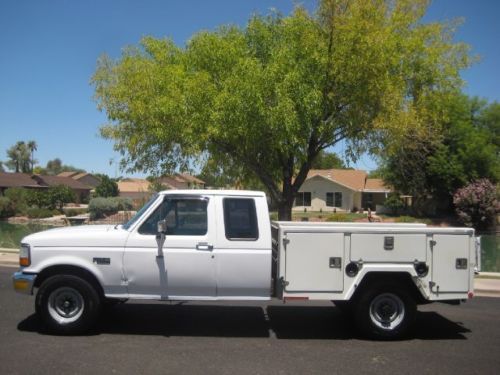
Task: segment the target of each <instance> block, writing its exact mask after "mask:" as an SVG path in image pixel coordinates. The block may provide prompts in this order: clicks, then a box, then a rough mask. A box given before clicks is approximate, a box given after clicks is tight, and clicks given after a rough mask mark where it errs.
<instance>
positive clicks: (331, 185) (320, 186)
mask: <svg viewBox="0 0 500 375" xmlns="http://www.w3.org/2000/svg"><path fill="white" fill-rule="evenodd" d="M299 192H310V193H311V206H307V207H306V208H307V210H308V211H320V210H322V211H333V209H334V207H327V206H326V193H336V192H340V193H342V206H341V207H337V209H340V210H345V211H350V210H352V208H353V207H354V206H355V207H358V208H359V207H361V193H360V192H354V191H352V190H350V189H349V188H346V187H345V186H342V185H339V184H337V183H335V182H333V181H329V180H327V179H325V178H323V177H319V176H316V177H313V178H310V179H309V180H307V181H305V182H304V183H303V184H302V186H301V187H300V189H299ZM293 210H294V211H302V210H304V206H294V208H293Z"/></svg>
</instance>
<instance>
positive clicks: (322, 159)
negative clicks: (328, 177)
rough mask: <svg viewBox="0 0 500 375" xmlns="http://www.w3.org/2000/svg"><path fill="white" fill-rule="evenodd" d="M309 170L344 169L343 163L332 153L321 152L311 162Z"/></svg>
mask: <svg viewBox="0 0 500 375" xmlns="http://www.w3.org/2000/svg"><path fill="white" fill-rule="evenodd" d="M311 168H314V169H333V168H336V169H345V168H346V165H345V163H344V161H343V160H342V159H341V158H339V156H338V155H337V154H336V153H334V152H327V151H324V150H321V151H320V152H319V153H318V155H317V156H316V159H314V160H313V162H312V165H311Z"/></svg>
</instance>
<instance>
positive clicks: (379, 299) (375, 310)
mask: <svg viewBox="0 0 500 375" xmlns="http://www.w3.org/2000/svg"><path fill="white" fill-rule="evenodd" d="M416 314H417V305H416V303H415V301H414V299H413V298H412V297H411V295H410V294H409V293H408V291H407V290H406V289H404V288H402V287H398V286H394V285H392V284H378V285H377V284H376V285H374V286H372V287H370V288H368V289H366V290H365V291H364V292H363V293H362V294H361V295H360V297H359V299H358V301H357V303H356V308H355V314H354V317H355V321H356V325H357V327H358V329H359V330H360V331H361V333H362V334H364V335H366V336H367V337H369V338H374V339H382V340H384V339H385V340H391V339H400V338H403V337H404V336H405V335H407V334H408V333H409V331H410V329H411V328H412V327H413V323H414V322H415V317H416Z"/></svg>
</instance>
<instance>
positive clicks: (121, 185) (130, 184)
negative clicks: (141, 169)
mask: <svg viewBox="0 0 500 375" xmlns="http://www.w3.org/2000/svg"><path fill="white" fill-rule="evenodd" d="M117 184H118V191H119V192H120V193H119V194H120V197H124V198H130V199H132V200H134V201H141V200H147V199H149V197H150V196H151V194H152V192H151V190H150V189H149V186H150V182H149V181H148V180H145V179H142V178H124V179H122V180H120V181H118V182H117Z"/></svg>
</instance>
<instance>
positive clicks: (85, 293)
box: [35, 275, 101, 334]
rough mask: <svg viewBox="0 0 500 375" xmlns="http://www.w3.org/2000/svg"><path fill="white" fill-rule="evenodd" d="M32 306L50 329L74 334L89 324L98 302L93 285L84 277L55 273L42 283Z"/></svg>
mask: <svg viewBox="0 0 500 375" xmlns="http://www.w3.org/2000/svg"><path fill="white" fill-rule="evenodd" d="M35 307H36V312H37V314H38V316H39V317H40V318H41V319H42V321H43V322H44V323H45V325H46V326H47V328H49V330H50V331H52V332H54V333H60V334H76V333H82V332H85V331H86V330H88V329H89V328H90V327H91V326H92V324H93V323H94V322H95V320H96V319H97V316H98V315H99V311H100V307H101V305H100V298H99V295H98V294H97V292H96V290H95V288H94V287H93V286H92V285H91V284H90V283H88V282H87V281H86V280H84V279H82V278H80V277H77V276H73V275H57V276H52V277H50V278H48V279H47V280H45V281H44V282H43V283H42V285H41V287H40V289H39V291H38V294H37V296H36V301H35Z"/></svg>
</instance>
